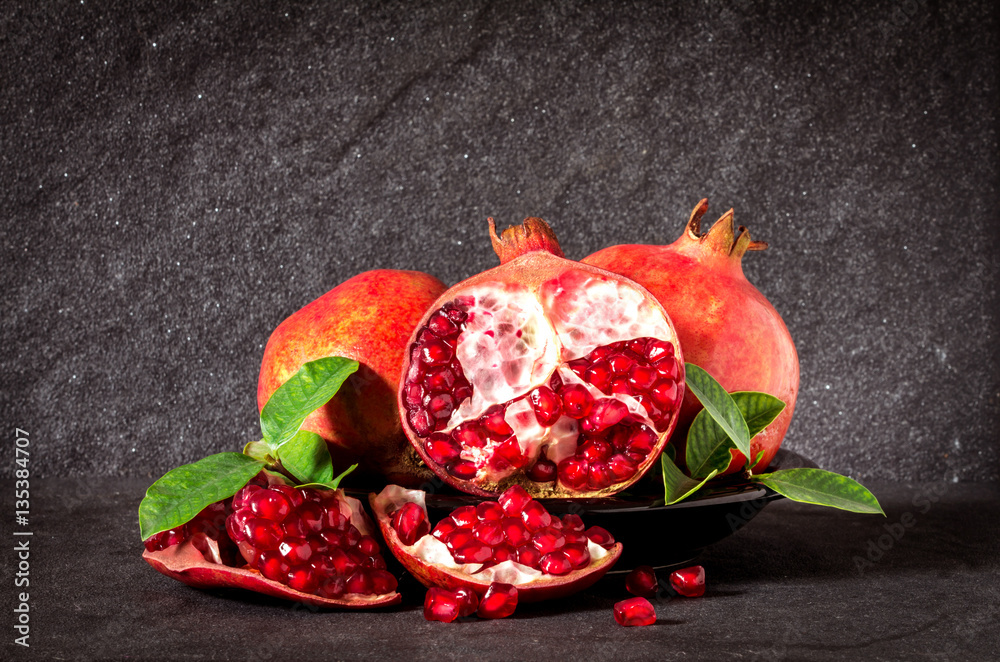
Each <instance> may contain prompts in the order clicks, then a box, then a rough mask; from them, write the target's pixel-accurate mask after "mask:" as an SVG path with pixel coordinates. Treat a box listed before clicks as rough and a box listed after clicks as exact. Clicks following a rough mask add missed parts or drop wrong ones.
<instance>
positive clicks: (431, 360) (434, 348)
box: [420, 338, 454, 366]
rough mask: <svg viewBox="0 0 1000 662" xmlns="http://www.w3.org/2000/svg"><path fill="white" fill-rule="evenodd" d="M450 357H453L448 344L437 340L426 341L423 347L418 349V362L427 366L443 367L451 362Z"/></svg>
mask: <svg viewBox="0 0 1000 662" xmlns="http://www.w3.org/2000/svg"><path fill="white" fill-rule="evenodd" d="M452 356H454V351H452V348H451V347H450V346H448V343H446V342H445V341H444V340H441V339H439V338H433V339H431V340H428V341H427V342H426V343H425V344H424V346H423V347H421V348H420V360H421V361H423V362H424V364H425V365H428V366H434V365H443V364H445V363H448V362H449V361H451V357H452Z"/></svg>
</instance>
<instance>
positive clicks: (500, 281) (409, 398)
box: [398, 219, 684, 497]
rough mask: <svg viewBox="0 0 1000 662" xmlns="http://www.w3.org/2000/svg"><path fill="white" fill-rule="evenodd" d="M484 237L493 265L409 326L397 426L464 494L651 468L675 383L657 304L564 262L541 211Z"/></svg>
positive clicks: (590, 491) (592, 492)
mask: <svg viewBox="0 0 1000 662" xmlns="http://www.w3.org/2000/svg"><path fill="white" fill-rule="evenodd" d="M490 233H491V238H492V240H493V243H494V247H495V249H496V251H497V254H498V255H499V256H500V259H501V266H499V267H497V268H495V269H492V270H490V271H487V272H484V273H482V274H479V275H478V276H474V277H472V278H470V279H468V280H466V281H464V282H462V283H459V284H458V285H456V286H455V287H453V288H451V289H449V290H448V291H447V292H445V293H444V294H443V295H442V296H441V297H440V298H439V299H438V300H437V301H436V302H435V303H434V304H433V305H432V306H431V307H430V310H429V312H428V313H427V314H426V315H425V316H424V318H423V320H421V322H420V323H419V324H417V326H416V329H415V330H414V332H413V335H412V337H411V340H410V345H409V348H408V350H407V353H406V357H407V358H406V360H405V361H404V366H403V380H402V383H401V385H400V388H399V393H398V404H399V407H400V413H401V418H402V420H403V423H404V425H403V428H404V431H405V432H406V434H407V435H408V437H409V438H410V441H411V443H412V444H413V446H414V448H415V449H416V451H417V452H418V453H419V454H420V455H421V457H422V458H423V460H424V462H425V463H426V464H427V466H428V467H430V468H431V469H432V470H433V471H434V472H435V473H436V474H438V475H439V476H440V477H441V478H442V479H444V480H445V481H447V482H448V483H450V484H451V485H453V486H455V487H457V488H458V489H460V490H463V491H465V492H469V493H472V494H480V495H486V496H492V495H495V494H498V493H500V492H501V491H503V489H504V488H506V487H507V486H509V485H511V484H521V485H523V486H524V487H525V488H526V489H527V490H528V491H529V492H530V493H531V494H532V495H534V496H556V497H578V496H599V495H606V494H613V493H615V492H618V491H620V490H622V489H624V488H625V487H627V486H628V485H630V484H632V483H634V482H635V481H636V480H638V479H639V478H640V477H641V476H642V475H643V474H644V473H646V471H648V470H649V468H650V467H652V466H653V464H655V462H656V459H657V457H658V455H659V452H660V450H662V448H663V446H664V442H665V439H666V437H667V435H669V433H670V432H671V430H672V429H673V427H674V425H675V424H676V420H677V415H678V411H679V408H680V404H681V398H682V396H683V393H684V381H683V380H684V376H683V369H682V366H683V359H682V357H681V356H680V351H679V347H678V344H677V337H676V334H675V332H674V330H673V326H672V324H671V322H670V319H669V318H668V316H667V313H666V311H664V310H663V308H662V307H660V306H659V304H658V303H657V302H656V301H655V300H654V299H653V298H652V297H650V296H649V294H648V293H647V292H645V291H644V290H642V289H641V288H639V287H637V286H636V285H635V284H634V283H632V282H631V281H629V280H628V279H625V278H622V277H620V276H616V275H614V274H612V273H610V272H608V271H604V270H600V269H593V268H589V267H586V266H583V265H581V264H579V263H576V262H572V261H570V260H566V259H564V258H563V257H562V251H561V249H560V248H559V245H558V242H557V241H556V239H555V237H554V236H553V234H552V231H551V229H550V228H549V227H548V226H547V225H546V224H545V223H544V221H541V220H540V219H527V220H526V221H525V222H524V224H523V225H522V226H520V227H517V228H511V229H508V230H507V231H505V232H504V233H503V234H502V235H501V236H499V237H498V236H497V235H496V231H495V228H494V227H493V225H492V221H491V224H490ZM445 322H447V323H445ZM611 438H615V439H618V444H617V446H613V445H612V442H611V441H609V440H610V439H611Z"/></svg>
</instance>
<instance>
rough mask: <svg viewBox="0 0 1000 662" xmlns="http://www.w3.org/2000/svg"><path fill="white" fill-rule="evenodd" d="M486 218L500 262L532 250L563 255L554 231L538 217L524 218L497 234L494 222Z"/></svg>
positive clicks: (506, 261) (504, 262) (558, 255)
mask: <svg viewBox="0 0 1000 662" xmlns="http://www.w3.org/2000/svg"><path fill="white" fill-rule="evenodd" d="M487 220H488V222H489V224H490V241H492V242H493V250H494V251H495V252H496V254H497V257H499V258H500V264H506V263H508V262H510V261H511V260H513V259H514V258H516V257H520V256H521V255H524V254H526V253H530V252H532V251H545V252H547V253H551V254H552V255H555V256H556V257H564V255H563V251H562V248H561V247H560V246H559V240H558V239H556V234H555V232H553V231H552V228H550V227H549V224H548V223H546V222H545V221H543V220H542V219H540V218H535V217H531V218H526V219H524V222H523V223H521V225H512V226H511V227H509V228H507V229H506V230H504V231H503V232H502V233H501V234H500V235H499V236H497V229H496V223H495V222H494V221H493V219H492V218H489V219H487Z"/></svg>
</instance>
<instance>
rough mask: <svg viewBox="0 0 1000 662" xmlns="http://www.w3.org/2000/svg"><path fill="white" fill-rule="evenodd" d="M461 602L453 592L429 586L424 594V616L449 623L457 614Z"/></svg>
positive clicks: (429, 619)
mask: <svg viewBox="0 0 1000 662" xmlns="http://www.w3.org/2000/svg"><path fill="white" fill-rule="evenodd" d="M460 611H461V604H460V601H459V598H458V596H457V595H455V593H454V592H452V591H449V590H447V589H444V588H436V587H433V588H429V589H427V595H425V596H424V618H425V619H427V620H428V621H441V622H442V623H451V622H452V621H454V620H455V619H456V618H458V616H459V612H460Z"/></svg>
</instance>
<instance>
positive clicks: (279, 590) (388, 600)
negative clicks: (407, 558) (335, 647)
mask: <svg viewBox="0 0 1000 662" xmlns="http://www.w3.org/2000/svg"><path fill="white" fill-rule="evenodd" d="M213 542H214V541H213ZM210 547H211V543H210ZM142 558H144V559H145V560H146V562H147V563H149V565H151V566H153V568H154V569H156V570H157V571H158V572H160V573H162V574H164V575H166V576H167V577H170V578H171V579H176V580H178V581H181V582H184V583H185V584H187V585H188V586H191V587H194V588H200V589H211V588H242V589H246V590H250V591H255V592H257V593H263V594H265V595H270V596H271V597H275V598H282V599H285V600H292V601H295V602H302V603H305V604H310V605H315V606H317V607H339V608H345V609H372V608H375V607H386V606H389V605H395V604H398V603H399V602H400V601H401V600H402V599H403V598H402V596H401V595H400V594H399V593H396V592H393V593H389V594H385V595H354V594H349V595H346V596H343V597H341V598H336V599H335V598H324V597H321V596H318V595H311V594H309V593H302V592H301V591H296V590H295V589H293V588H291V587H289V586H286V585H285V584H281V583H279V582H276V581H273V580H271V579H267V578H266V577H264V576H263V575H261V574H260V573H259V572H257V571H256V570H251V569H248V568H246V567H242V568H236V567H233V566H228V565H223V564H221V563H218V562H216V561H214V560H211V559H207V558H205V556H204V555H203V554H202V553H201V552H200V551H198V549H197V548H196V547H195V544H194V541H193V540H188V541H185V542H183V543H181V544H179V545H174V546H172V547H168V548H166V549H162V550H159V551H148V550H147V551H145V552H143V555H142Z"/></svg>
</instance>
